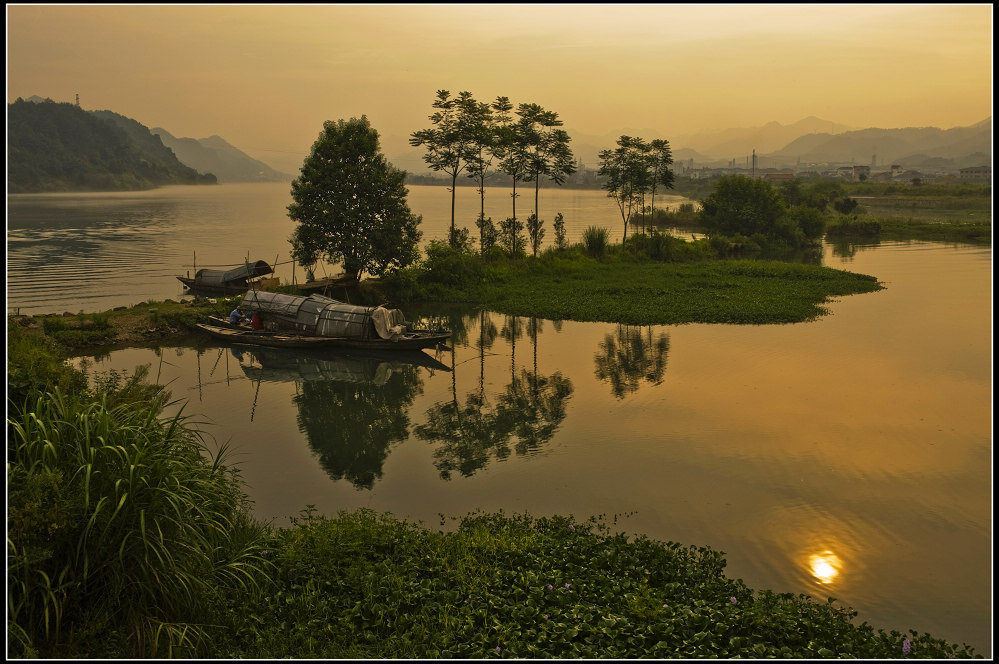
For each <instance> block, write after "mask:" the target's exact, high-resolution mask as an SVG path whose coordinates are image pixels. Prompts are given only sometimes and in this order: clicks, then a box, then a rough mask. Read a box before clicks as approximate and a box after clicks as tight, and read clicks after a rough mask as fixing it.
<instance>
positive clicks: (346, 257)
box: [288, 116, 422, 279]
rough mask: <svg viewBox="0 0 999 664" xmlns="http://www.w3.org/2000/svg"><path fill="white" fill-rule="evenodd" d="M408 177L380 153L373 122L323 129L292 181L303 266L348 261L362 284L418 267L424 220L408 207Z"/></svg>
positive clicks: (295, 249)
mask: <svg viewBox="0 0 999 664" xmlns="http://www.w3.org/2000/svg"><path fill="white" fill-rule="evenodd" d="M405 178H406V173H405V171H402V170H399V169H397V168H395V167H393V166H392V165H391V164H389V163H388V162H387V161H386V160H385V157H384V156H383V155H382V154H381V153H380V151H379V147H378V132H377V131H375V130H374V129H372V127H371V124H370V123H369V122H368V119H367V117H365V116H361V118H360V119H357V118H351V119H350V120H349V121H344V120H338V121H337V122H332V121H327V122H325V123H323V131H322V132H321V133H320V134H319V138H318V139H317V140H316V142H315V143H313V145H312V152H311V153H310V154H309V156H308V157H306V158H305V162H304V163H303V164H302V170H301V174H300V175H299V176H298V177H297V178H296V179H295V180H294V181H293V182H292V183H291V196H292V199H293V200H294V202H293V203H292V204H291V205H289V206H288V216H289V217H290V218H291V219H292V221H294V222H296V223H297V224H298V227H297V228H296V229H295V231H294V232H293V233H292V236H291V245H292V255H293V256H294V257H295V259H296V260H297V261H299V262H301V263H302V264H303V265H315V264H316V262H318V260H319V259H325V260H326V261H327V262H329V263H342V264H343V270H344V273H345V274H346V276H348V277H353V278H355V279H356V278H359V277H360V275H361V273H362V272H368V273H370V274H374V275H381V274H383V273H384V272H385V271H386V270H387V269H388V268H390V267H405V266H407V265H409V264H411V263H412V262H414V261H415V260H416V259H417V258H418V257H419V249H418V242H419V241H420V236H421V232H420V231H419V229H418V227H419V225H420V222H421V221H422V217H420V216H417V215H414V214H413V213H412V212H411V211H410V209H409V205H408V204H407V203H406V193H407V191H406V187H405V184H404V182H405Z"/></svg>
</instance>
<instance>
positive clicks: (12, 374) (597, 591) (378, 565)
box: [7, 229, 976, 659]
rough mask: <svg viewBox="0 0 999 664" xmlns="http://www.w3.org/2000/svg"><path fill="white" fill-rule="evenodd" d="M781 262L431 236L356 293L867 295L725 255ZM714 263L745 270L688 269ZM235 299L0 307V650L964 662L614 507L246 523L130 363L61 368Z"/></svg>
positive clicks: (765, 247) (672, 317) (586, 241)
mask: <svg viewBox="0 0 999 664" xmlns="http://www.w3.org/2000/svg"><path fill="white" fill-rule="evenodd" d="M780 249H781V247H780V246H774V242H773V241H772V239H770V238H767V237H756V238H754V237H724V236H721V235H716V236H714V237H712V238H705V239H701V240H695V241H692V242H687V241H684V240H681V239H679V238H675V237H672V236H669V235H668V234H665V233H661V232H659V231H658V230H652V229H650V230H648V232H646V233H640V234H637V235H634V236H632V237H631V238H629V240H628V242H627V243H625V244H623V245H619V244H610V243H609V242H608V239H607V232H606V231H604V230H602V229H588V230H587V232H586V233H585V234H584V237H583V241H582V243H580V244H579V245H576V246H572V247H568V246H562V247H559V248H554V249H551V250H549V251H546V252H543V253H542V254H541V255H540V256H538V257H537V258H535V257H530V258H529V257H526V256H524V255H514V256H513V257H511V256H509V255H508V253H507V252H505V251H504V250H503V249H502V248H497V250H496V251H491V252H487V253H485V255H482V254H479V253H476V252H473V251H472V250H471V249H470V248H468V247H452V246H449V245H445V244H443V243H432V244H431V246H430V247H429V248H428V250H427V256H426V259H425V260H422V261H420V262H418V263H417V264H415V265H413V266H411V267H407V268H404V269H400V270H393V271H391V272H389V273H388V274H386V275H385V276H384V277H382V278H381V279H378V280H371V281H370V282H365V283H364V284H363V285H362V287H361V288H360V289H358V291H357V292H356V293H355V295H356V296H357V297H358V300H355V301H359V300H360V301H365V300H366V301H372V302H373V301H384V298H385V297H386V296H390V297H392V298H395V299H400V300H401V299H408V298H413V299H428V300H437V301H450V302H463V303H469V304H475V305H478V306H483V307H489V308H492V309H495V310H499V311H504V312H506V313H511V314H514V315H535V316H542V317H546V318H572V319H576V320H605V321H612V322H629V323H638V324H651V323H684V322H729V323H733V322H734V323H776V322H792V321H798V320H810V319H812V318H814V317H816V316H818V315H821V314H822V313H823V309H822V303H823V302H825V300H826V298H828V297H830V296H839V295H845V294H849V293H861V292H869V291H872V290H876V289H878V288H880V287H881V286H880V285H879V284H878V282H877V280H876V279H875V278H874V277H869V276H866V275H855V274H850V273H847V272H843V271H839V270H832V269H829V268H823V267H821V266H819V265H815V264H807V263H787V262H781V261H776V260H748V258H747V256H760V255H765V254H766V253H767V252H768V251H771V252H773V251H777V250H780ZM783 249H784V250H785V251H786V250H788V249H789V247H787V246H784V247H783ZM804 251H805V252H806V253H807V252H808V249H807V248H805V249H804ZM720 256H742V257H743V258H741V259H738V260H725V261H718V260H709V259H713V258H718V257H720ZM583 294H585V297H584V296H583ZM232 302H233V300H226V299H220V300H218V301H216V302H215V303H210V302H207V301H204V300H202V301H198V302H196V303H193V304H192V303H173V302H156V303H143V304H142V305H139V306H136V307H133V308H131V309H124V310H118V311H111V312H105V313H101V314H89V315H87V314H79V315H76V316H73V315H63V316H46V317H39V318H32V317H22V316H9V317H8V330H7V332H8V411H9V415H8V423H7V429H8V435H7V440H8V471H7V472H8V577H7V580H8V583H7V588H8V590H7V592H8V597H7V599H8V656H10V657H59V658H70V657H100V658H118V657H203V658H243V657H250V658H253V657H267V658H278V657H309V658H319V657H322V658H347V657H350V658H361V657H364V658H388V657H407V658H430V657H439V658H444V657H463V658H492V657H496V658H503V657H539V658H540V657H571V658H584V657H620V658H632V657H636V658H637V657H657V658H667V657H674V658H686V657H691V658H692V657H717V658H720V657H726V658H728V657H753V658H756V657H760V658H762V657H785V658H813V657H856V658H878V659H881V658H901V657H925V658H938V657H939V658H943V657H961V658H967V657H975V656H976V655H975V653H974V649H973V648H971V647H970V646H968V645H962V646H958V645H956V644H951V643H948V642H946V641H944V640H941V639H938V638H935V637H933V636H931V635H929V634H926V633H923V634H919V633H916V632H915V631H909V632H907V633H903V632H899V631H895V630H890V631H886V630H882V629H875V628H873V627H872V626H870V625H869V624H867V623H866V622H864V623H860V624H856V623H855V622H854V618H856V617H857V615H858V614H857V613H856V612H855V611H853V610H852V609H850V608H846V607H842V606H839V605H837V603H836V602H835V601H829V602H819V601H816V600H814V599H812V598H810V597H808V596H804V595H791V594H777V593H773V592H771V591H768V590H756V589H751V588H749V587H747V586H746V585H745V584H744V583H743V582H742V581H741V580H739V579H730V578H728V577H726V576H725V575H724V567H725V560H724V558H723V556H722V554H720V553H718V552H716V551H713V550H711V549H709V548H705V547H696V546H685V545H681V544H677V543H673V542H660V541H654V540H650V539H648V538H645V537H643V536H640V535H639V536H634V537H630V536H628V535H626V534H624V533H621V532H616V528H614V526H616V522H617V517H614V516H612V517H606V516H600V517H593V518H589V519H586V520H584V521H579V520H576V519H575V518H573V517H572V516H553V517H541V518H537V517H532V516H530V515H527V514H524V515H505V514H502V513H500V514H480V513H472V514H469V515H466V516H465V517H463V518H460V519H455V520H454V521H455V523H453V524H452V527H451V528H450V529H445V528H443V526H444V525H446V521H445V519H444V517H442V523H441V524H440V525H441V526H442V528H441V529H433V528H429V527H427V526H425V525H423V524H412V523H408V522H405V521H401V520H399V519H397V518H394V517H392V516H391V515H386V514H377V513H373V512H370V511H366V510H360V511H357V512H354V513H346V512H344V513H340V514H336V515H317V514H315V512H314V510H313V509H311V508H310V506H304V508H303V510H302V513H301V514H300V516H299V517H298V518H296V519H293V520H292V524H291V526H290V527H287V528H276V527H273V526H271V525H268V524H262V523H259V522H256V521H255V520H254V519H253V518H251V516H250V509H249V505H248V502H247V498H246V496H245V494H244V493H243V491H242V488H241V484H240V478H239V474H238V472H237V471H236V470H235V469H234V468H233V467H231V466H230V465H229V463H228V454H227V449H226V447H225V445H215V444H214V443H213V442H212V436H211V435H210V433H209V432H208V431H206V430H205V428H204V427H203V424H202V423H200V422H198V421H196V420H195V419H193V418H191V417H189V416H185V415H181V414H177V415H173V416H164V411H165V408H166V407H167V405H168V404H171V402H170V397H169V395H168V393H167V392H166V391H165V390H164V389H163V388H162V387H160V386H157V385H155V383H154V382H152V383H151V382H150V381H149V380H148V378H149V371H148V369H147V368H144V369H140V370H138V371H137V372H136V373H135V374H133V375H125V374H122V373H115V372H108V373H104V374H97V375H88V373H87V370H86V367H85V366H84V369H83V370H78V369H75V368H73V367H72V366H71V365H69V364H68V363H67V362H66V361H65V359H66V357H67V353H68V352H69V349H70V348H73V349H79V348H82V347H97V348H108V347H111V346H113V345H115V344H119V345H120V344H142V343H158V342H162V340H164V339H166V338H168V337H170V336H174V335H180V334H186V330H187V326H188V325H189V324H190V323H191V322H194V321H195V320H200V319H201V318H202V317H203V316H204V315H205V314H206V313H209V312H211V313H225V311H226V310H227V309H228V308H230V307H231V305H232ZM180 412H183V409H181V411H180Z"/></svg>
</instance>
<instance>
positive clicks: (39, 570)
mask: <svg viewBox="0 0 999 664" xmlns="http://www.w3.org/2000/svg"><path fill="white" fill-rule="evenodd" d="M47 343H48V342H47V341H46V339H44V338H41V337H26V336H23V335H20V336H18V338H17V339H16V340H15V345H14V346H8V351H9V352H10V353H11V357H10V358H9V361H10V365H9V366H12V367H14V368H15V372H16V374H18V375H20V374H22V373H23V372H24V371H25V370H26V369H27V368H28V367H32V366H33V367H35V368H36V370H38V373H37V374H36V381H35V382H34V383H24V382H19V383H18V390H17V391H14V390H10V393H11V395H15V394H16V396H17V398H18V400H17V401H13V400H9V401H8V409H9V413H10V415H9V417H8V421H7V432H8V433H7V487H8V495H7V500H8V512H7V608H8V614H7V615H8V623H7V629H8V645H9V650H8V655H9V656H14V657H64V658H65V657H81V656H83V657H163V656H185V655H191V654H194V653H197V652H199V650H202V649H203V648H204V646H203V643H204V640H205V639H206V638H207V635H208V629H207V628H206V625H209V624H213V623H216V624H217V621H215V620H213V619H212V617H213V615H214V614H213V609H214V607H215V606H216V605H217V604H218V603H219V601H220V597H221V596H222V595H225V594H231V593H233V592H239V593H252V592H253V589H254V587H255V585H256V583H257V582H258V581H259V580H261V579H262V578H263V577H262V576H261V569H262V565H261V563H262V561H261V560H260V559H259V558H258V557H257V556H256V555H255V551H256V548H255V547H253V546H252V543H253V542H254V541H255V539H256V538H258V537H259V536H260V535H261V533H262V532H263V531H262V528H261V527H260V526H258V525H255V524H253V523H252V522H251V520H250V518H249V516H248V514H249V510H248V509H247V505H246V497H245V495H244V494H243V493H242V487H241V485H240V484H239V481H238V476H237V475H236V473H235V472H234V471H233V470H231V469H230V468H228V467H227V466H226V464H225V456H226V452H225V448H224V447H222V448H221V449H220V450H219V451H218V452H217V453H215V454H212V453H211V452H210V451H209V450H208V448H207V446H206V444H205V441H204V439H203V437H202V434H200V433H199V432H198V430H197V429H196V428H195V427H194V426H192V424H191V423H190V422H189V421H188V420H187V419H186V418H184V417H182V416H181V415H179V414H178V415H176V416H174V417H170V418H161V417H160V413H161V411H162V408H163V406H164V405H165V404H166V402H167V399H168V396H167V395H166V394H165V393H164V392H163V391H162V390H161V388H158V387H157V386H154V385H149V384H148V383H146V382H145V376H146V374H145V373H144V372H143V371H138V372H137V373H136V375H135V376H133V377H131V378H129V377H126V376H123V375H120V374H108V375H103V376H98V377H96V378H95V381H94V384H95V387H94V388H90V387H87V380H86V376H84V375H82V373H81V372H77V371H76V370H74V369H72V368H68V366H67V365H65V364H64V363H62V362H61V356H60V355H59V354H58V352H57V350H56V349H55V348H50V347H48V346H47ZM39 357H48V358H49V360H50V361H49V362H46V363H41V362H38V361H37V359H38V358H39ZM67 375H69V376H70V377H69V378H67ZM81 376H82V378H81ZM67 384H68V385H69V386H70V389H68V390H64V389H63V387H61V386H64V385H67ZM8 388H10V384H8Z"/></svg>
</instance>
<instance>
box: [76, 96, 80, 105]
mask: <svg viewBox="0 0 999 664" xmlns="http://www.w3.org/2000/svg"><path fill="white" fill-rule="evenodd" d="M76 107H77V108H80V94H79V93H77V95H76Z"/></svg>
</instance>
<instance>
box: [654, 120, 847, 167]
mask: <svg viewBox="0 0 999 664" xmlns="http://www.w3.org/2000/svg"><path fill="white" fill-rule="evenodd" d="M851 129H855V127H847V126H846V125H841V124H837V123H835V122H830V121H829V120H823V119H821V118H817V117H814V116H809V117H807V118H805V119H804V120H799V121H798V122H795V123H793V124H789V125H782V124H781V123H779V122H768V123H767V124H765V125H763V126H762V127H744V128H736V129H724V130H721V131H717V132H701V133H698V134H691V135H686V136H682V135H681V136H676V137H675V138H673V139H672V140H670V144H671V145H673V146H676V147H685V148H690V149H692V150H696V151H698V152H700V153H702V154H704V155H709V156H711V157H714V158H725V159H732V158H735V157H740V156H743V155H747V154H752V152H753V150H756V152H757V154H759V153H763V152H767V153H769V152H776V151H777V150H780V149H781V148H782V147H784V146H785V145H787V144H788V143H790V142H791V141H793V140H795V139H797V138H799V137H801V136H805V135H807V134H817V133H825V134H830V135H835V134H841V133H843V132H845V131H849V130H851Z"/></svg>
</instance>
